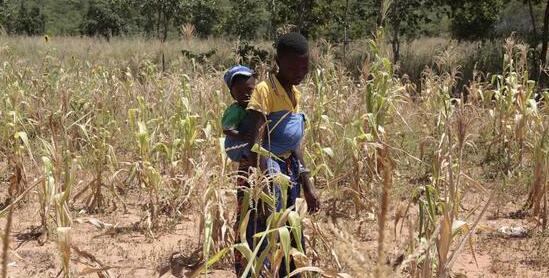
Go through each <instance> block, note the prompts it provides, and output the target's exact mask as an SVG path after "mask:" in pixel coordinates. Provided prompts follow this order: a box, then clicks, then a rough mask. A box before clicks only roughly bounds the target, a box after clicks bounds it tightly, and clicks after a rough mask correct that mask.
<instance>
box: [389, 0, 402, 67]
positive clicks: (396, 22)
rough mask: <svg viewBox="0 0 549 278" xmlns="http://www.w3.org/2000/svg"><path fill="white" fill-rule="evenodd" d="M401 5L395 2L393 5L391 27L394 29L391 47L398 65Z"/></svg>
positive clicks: (396, 0)
mask: <svg viewBox="0 0 549 278" xmlns="http://www.w3.org/2000/svg"><path fill="white" fill-rule="evenodd" d="M398 5H399V3H398V0H394V1H393V3H392V15H391V19H390V22H391V25H392V27H393V28H392V29H393V38H392V40H391V46H392V47H393V63H394V64H396V63H397V62H398V60H399V59H400V18H399V7H398Z"/></svg>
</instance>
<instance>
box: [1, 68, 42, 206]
mask: <svg viewBox="0 0 549 278" xmlns="http://www.w3.org/2000/svg"><path fill="white" fill-rule="evenodd" d="M17 70H18V69H17V68H16V67H12V65H11V64H10V63H9V62H8V61H6V62H4V63H3V64H2V66H1V67H0V78H1V79H2V81H3V82H4V84H6V86H5V87H3V88H2V90H3V91H2V94H0V152H1V153H2V154H3V155H5V157H6V158H7V160H6V161H7V167H8V170H9V172H10V173H11V175H10V177H9V190H8V200H6V205H8V204H9V203H11V201H13V199H15V198H17V197H18V196H19V195H20V194H21V193H23V192H24V191H25V188H26V186H27V169H26V167H25V163H24V162H25V159H26V158H27V157H28V158H30V159H31V161H33V162H34V163H35V164H36V162H35V161H34V157H33V153H32V150H31V145H30V141H29V135H28V134H29V133H28V132H29V131H30V132H33V131H34V124H35V123H34V122H33V121H31V120H30V119H28V115H27V114H28V111H29V110H30V104H29V102H28V101H27V98H28V97H29V96H28V93H27V92H26V85H25V84H22V83H21V82H20V80H19V75H18V73H17Z"/></svg>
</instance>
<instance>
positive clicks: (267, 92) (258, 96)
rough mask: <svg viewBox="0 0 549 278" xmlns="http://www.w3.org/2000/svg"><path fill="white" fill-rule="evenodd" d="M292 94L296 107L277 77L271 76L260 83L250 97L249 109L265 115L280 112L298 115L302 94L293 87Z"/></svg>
mask: <svg viewBox="0 0 549 278" xmlns="http://www.w3.org/2000/svg"><path fill="white" fill-rule="evenodd" d="M292 92H293V94H294V97H295V101H296V106H295V107H294V106H293V104H292V101H291V99H290V97H289V96H288V94H287V93H286V91H285V90H284V88H283V87H282V85H281V84H280V82H279V81H278V79H277V78H276V76H275V75H274V74H271V75H269V78H268V79H267V80H265V81H262V82H260V83H259V84H257V86H256V87H255V90H254V91H253V92H252V95H251V96H250V102H249V103H248V109H250V110H255V111H259V112H262V113H263V114H265V115H269V114H271V113H273V112H278V111H291V112H292V113H296V112H298V111H299V102H300V100H301V92H300V91H299V90H297V88H296V87H295V86H292Z"/></svg>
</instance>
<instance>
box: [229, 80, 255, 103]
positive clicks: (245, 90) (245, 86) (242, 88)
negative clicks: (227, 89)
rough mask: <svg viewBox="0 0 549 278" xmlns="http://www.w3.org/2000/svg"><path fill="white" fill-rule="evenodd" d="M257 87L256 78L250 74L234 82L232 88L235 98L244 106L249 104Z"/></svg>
mask: <svg viewBox="0 0 549 278" xmlns="http://www.w3.org/2000/svg"><path fill="white" fill-rule="evenodd" d="M254 89H255V78H254V77H253V76H250V77H248V78H245V79H240V80H238V81H237V82H234V84H233V86H232V88H231V94H232V95H233V98H234V99H235V100H236V101H237V102H238V104H240V105H242V106H247V105H248V102H249V101H250V96H251V95H252V91H253V90H254Z"/></svg>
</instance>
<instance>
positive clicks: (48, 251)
mask: <svg viewBox="0 0 549 278" xmlns="http://www.w3.org/2000/svg"><path fill="white" fill-rule="evenodd" d="M130 194H133V193H130ZM228 194H231V192H230V191H228ZM130 200H133V202H129V203H128V213H123V212H122V211H121V209H119V210H117V211H114V212H108V213H101V214H90V215H88V214H86V213H83V212H82V213H80V214H78V216H77V217H76V218H75V219H73V220H74V223H73V226H72V241H73V245H74V246H75V247H77V248H78V249H79V250H80V251H81V252H85V253H89V254H91V255H92V256H93V257H95V259H96V261H95V262H94V261H92V260H90V259H87V258H85V256H83V255H77V254H75V253H76V251H73V256H72V266H73V269H72V270H73V273H75V274H76V275H75V277H97V274H96V273H91V274H85V273H86V271H91V269H93V268H94V267H95V268H98V269H100V268H101V266H99V265H98V264H97V262H100V263H101V264H103V266H102V267H103V268H104V269H105V270H108V272H109V273H110V274H111V277H158V275H159V274H160V272H164V273H165V274H164V275H163V276H162V277H184V276H181V275H184V273H185V272H187V271H189V268H190V266H192V265H193V264H196V263H197V262H198V260H199V258H198V256H197V254H198V253H199V252H198V251H197V250H199V251H200V250H201V245H200V242H199V239H200V231H199V217H197V215H198V214H197V212H196V211H193V210H192V209H190V210H188V214H186V215H183V216H182V218H181V220H180V221H177V223H176V224H174V225H171V226H173V227H172V228H170V229H169V230H166V231H162V232H160V233H158V234H157V235H156V237H157V238H156V239H151V238H150V237H147V236H146V233H145V231H144V230H143V229H141V228H139V227H137V226H136V223H139V221H140V216H141V215H143V212H142V211H141V209H140V205H139V203H138V200H139V195H137V194H135V195H134V196H133V197H132V198H131V199H130ZM486 201H487V196H486V195H485V194H480V193H479V192H473V194H469V197H468V198H467V199H466V200H465V201H464V202H463V204H464V205H463V208H462V209H463V210H464V212H467V211H468V210H470V209H473V208H474V207H475V206H477V205H478V204H481V203H482V204H484V203H485V202H486ZM35 204H38V202H29V203H27V204H23V205H21V206H20V208H18V209H17V211H16V212H15V214H14V218H13V219H14V224H13V227H12V231H11V233H10V238H11V240H10V241H11V246H10V251H9V263H8V266H9V269H8V273H9V277H58V276H57V275H58V273H59V271H60V262H59V258H58V255H57V250H56V248H57V246H56V244H55V241H54V240H49V241H47V243H45V244H44V245H40V244H39V241H40V240H41V238H39V233H38V231H37V230H33V227H37V224H38V223H39V222H40V217H39V215H38V213H37V209H38V206H37V205H35ZM518 204H520V202H517V204H515V203H512V202H509V203H507V204H506V205H505V207H503V208H501V209H500V210H499V212H496V208H495V206H493V205H492V206H491V207H490V208H489V209H488V211H487V213H486V214H485V216H484V217H483V218H482V220H481V222H480V224H479V226H478V230H477V232H476V235H475V236H474V245H473V246H474V248H473V249H474V255H473V253H472V252H471V249H470V247H469V246H468V245H466V246H465V247H464V248H463V250H462V252H461V253H460V254H459V257H458V259H457V261H456V263H455V265H454V267H453V272H454V274H455V275H456V277H549V255H548V254H549V253H548V252H549V249H548V248H549V239H548V237H547V235H545V236H543V235H542V234H540V233H539V232H537V230H534V231H532V232H530V233H529V234H528V235H525V236H521V237H517V238H511V237H505V236H503V235H501V234H499V233H498V232H497V229H498V228H500V227H502V226H520V227H526V228H529V229H531V228H533V227H534V226H533V223H532V222H529V221H527V220H526V219H517V218H511V217H509V214H511V213H512V212H514V211H516V210H517V207H519V206H518ZM323 205H324V210H323V211H322V212H321V213H320V215H316V216H314V219H315V221H316V222H318V223H321V224H322V223H327V221H328V219H334V217H333V215H334V213H333V211H330V209H329V204H327V203H326V202H324V203H323ZM74 209H75V210H76V211H77V210H78V209H77V208H74ZM228 210H229V211H232V208H228ZM477 213H478V210H477ZM327 214H328V215H331V216H327ZM364 219H365V218H364V217H361V219H357V218H355V217H339V218H338V219H337V220H338V221H339V223H340V225H341V226H342V227H345V226H349V225H354V227H358V228H357V229H356V230H355V231H348V232H350V233H353V232H354V233H357V234H355V236H356V237H357V238H360V239H361V240H360V242H359V244H360V245H361V246H359V249H360V250H366V251H367V253H366V254H369V255H371V256H372V258H371V259H372V261H371V262H370V263H371V264H372V265H373V264H375V248H376V236H377V235H376V232H375V231H376V227H377V223H376V222H375V221H374V220H372V219H370V220H364ZM90 220H91V221H90ZM94 220H99V221H100V222H98V221H95V222H94ZM232 221H234V220H232ZM393 221H394V217H391V219H390V221H389V223H390V224H389V225H388V227H387V231H390V232H389V234H390V236H389V239H388V241H390V242H391V243H397V244H394V245H392V246H393V249H394V250H401V248H400V246H401V244H399V243H402V242H404V240H403V238H405V237H406V235H405V234H406V233H407V231H406V230H407V228H404V229H403V230H402V232H400V231H399V232H397V235H396V237H395V236H394V233H393V232H392V230H393V229H392V228H393ZM101 222H102V223H107V225H108V224H112V225H114V227H113V228H106V229H101V228H99V227H98V226H99V225H100V223H101ZM306 223H310V221H306ZM357 223H359V224H358V226H356V224H357ZM94 224H95V225H94ZM1 225H2V226H4V225H5V219H2V222H1ZM398 227H400V224H399V226H398ZM311 230H312V229H311V228H310V227H309V229H307V230H306V233H307V234H308V235H310V233H311ZM538 230H539V229H538ZM358 233H360V234H358ZM309 243H310V242H309ZM195 251H197V252H195ZM398 255H399V254H397V253H391V255H390V256H389V257H390V258H391V260H394V259H395V258H396V257H397V256H398ZM319 263H320V264H322V262H319ZM370 275H371V273H364V276H370ZM100 277H101V276H100ZM208 277H235V274H234V272H233V271H232V269H231V265H230V262H228V261H225V262H224V263H221V264H220V265H217V266H215V269H214V270H212V271H210V272H209V273H208Z"/></svg>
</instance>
